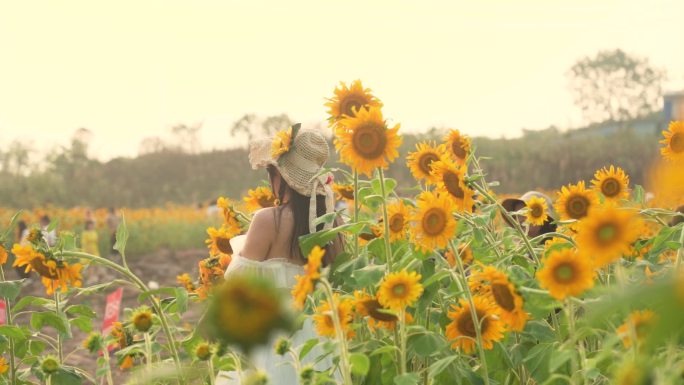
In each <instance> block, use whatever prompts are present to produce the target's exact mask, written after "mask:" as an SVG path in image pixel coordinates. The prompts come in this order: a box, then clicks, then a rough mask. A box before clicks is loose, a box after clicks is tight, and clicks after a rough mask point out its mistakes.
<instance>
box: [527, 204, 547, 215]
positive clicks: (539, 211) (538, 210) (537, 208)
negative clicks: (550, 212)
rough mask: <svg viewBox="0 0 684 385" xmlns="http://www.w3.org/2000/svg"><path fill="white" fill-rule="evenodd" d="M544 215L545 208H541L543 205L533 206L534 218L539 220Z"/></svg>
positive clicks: (531, 210)
mask: <svg viewBox="0 0 684 385" xmlns="http://www.w3.org/2000/svg"><path fill="white" fill-rule="evenodd" d="M542 214H544V208H542V207H541V205H532V207H530V216H531V217H532V218H539V217H541V216H542Z"/></svg>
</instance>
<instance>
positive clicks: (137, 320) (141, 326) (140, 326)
mask: <svg viewBox="0 0 684 385" xmlns="http://www.w3.org/2000/svg"><path fill="white" fill-rule="evenodd" d="M131 324H133V327H135V330H137V331H139V332H140V333H147V332H148V331H149V330H150V329H151V328H152V312H151V311H150V309H149V308H148V307H146V306H143V307H140V308H138V309H137V310H136V311H135V312H134V313H133V315H132V316H131Z"/></svg>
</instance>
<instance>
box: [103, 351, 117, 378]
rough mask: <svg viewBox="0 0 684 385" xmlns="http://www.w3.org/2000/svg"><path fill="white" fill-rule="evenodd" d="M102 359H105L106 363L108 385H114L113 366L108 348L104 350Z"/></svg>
mask: <svg viewBox="0 0 684 385" xmlns="http://www.w3.org/2000/svg"><path fill="white" fill-rule="evenodd" d="M102 357H103V358H104V362H105V369H106V372H105V373H106V375H107V385H114V379H112V364H111V363H110V362H109V349H108V348H107V346H105V347H104V348H103V349H102Z"/></svg>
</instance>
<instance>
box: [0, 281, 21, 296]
mask: <svg viewBox="0 0 684 385" xmlns="http://www.w3.org/2000/svg"><path fill="white" fill-rule="evenodd" d="M22 282H24V280H23V279H22V280H19V281H5V282H0V297H3V298H5V299H7V300H8V301H14V299H15V298H17V296H18V295H19V292H20V291H21V283H22Z"/></svg>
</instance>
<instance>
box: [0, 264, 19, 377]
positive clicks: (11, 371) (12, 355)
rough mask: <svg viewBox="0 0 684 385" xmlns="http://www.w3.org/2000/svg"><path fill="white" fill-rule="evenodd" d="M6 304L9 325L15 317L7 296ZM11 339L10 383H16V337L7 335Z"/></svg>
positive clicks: (1, 273) (0, 270)
mask: <svg viewBox="0 0 684 385" xmlns="http://www.w3.org/2000/svg"><path fill="white" fill-rule="evenodd" d="M0 279H2V282H5V270H4V269H3V268H2V265H0ZM5 306H6V309H5V310H6V313H7V325H8V326H12V323H13V319H12V318H13V317H12V304H11V303H10V300H9V299H8V298H5ZM7 338H8V340H9V356H10V361H9V379H10V384H12V385H15V384H16V383H17V375H16V370H15V367H14V364H15V362H14V360H15V357H14V338H12V337H9V336H8V337H7Z"/></svg>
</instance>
